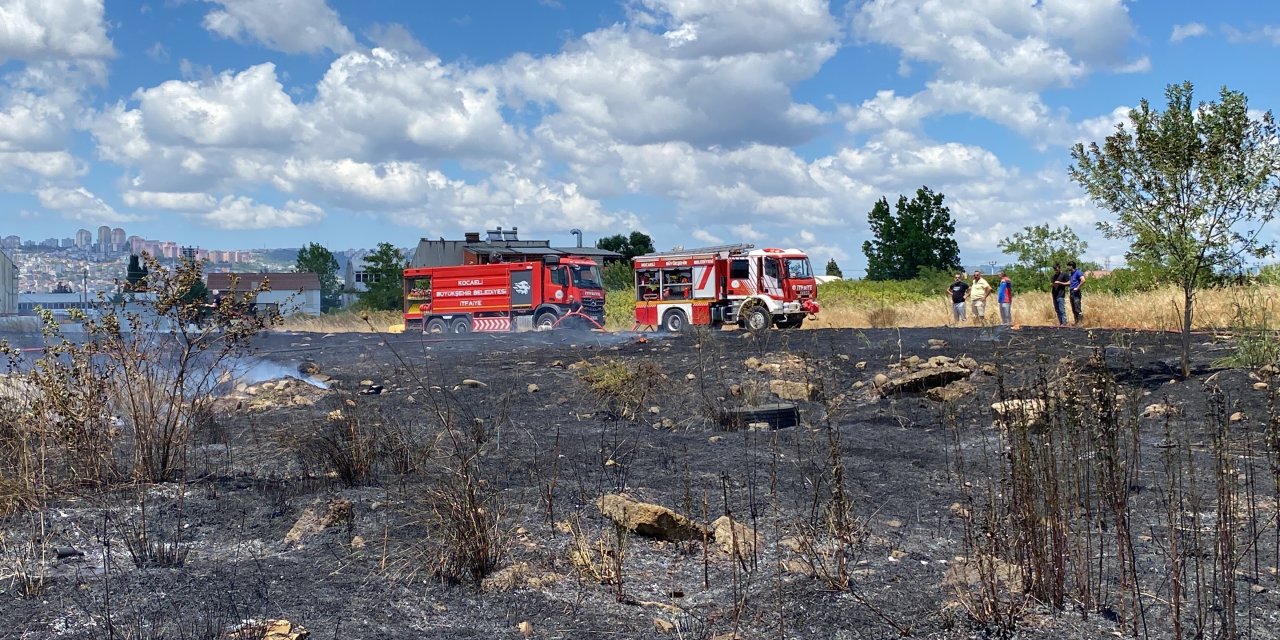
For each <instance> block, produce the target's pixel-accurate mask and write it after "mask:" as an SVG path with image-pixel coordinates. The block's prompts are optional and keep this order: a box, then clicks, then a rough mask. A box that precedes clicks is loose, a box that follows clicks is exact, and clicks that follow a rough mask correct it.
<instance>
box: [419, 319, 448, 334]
mask: <svg viewBox="0 0 1280 640" xmlns="http://www.w3.org/2000/svg"><path fill="white" fill-rule="evenodd" d="M423 333H431V334H444V333H449V325H448V324H446V323H445V321H444V319H443V318H432V319H430V320H428V321H427V327H426V328H425V329H423Z"/></svg>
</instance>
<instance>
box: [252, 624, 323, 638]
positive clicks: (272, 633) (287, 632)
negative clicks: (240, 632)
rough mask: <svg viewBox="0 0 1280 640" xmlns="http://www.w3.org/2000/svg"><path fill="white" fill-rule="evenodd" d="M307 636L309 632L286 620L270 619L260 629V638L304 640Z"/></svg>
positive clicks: (309, 634) (309, 635)
mask: <svg viewBox="0 0 1280 640" xmlns="http://www.w3.org/2000/svg"><path fill="white" fill-rule="evenodd" d="M246 637H247V636H246ZM309 637H311V632H309V631H307V630H306V629H305V628H303V626H302V625H300V624H294V623H292V622H289V621H288V620H272V621H270V622H268V623H267V624H266V628H265V629H263V630H262V640H306V639H307V638H309Z"/></svg>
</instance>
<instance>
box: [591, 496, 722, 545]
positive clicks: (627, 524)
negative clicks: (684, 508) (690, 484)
mask: <svg viewBox="0 0 1280 640" xmlns="http://www.w3.org/2000/svg"><path fill="white" fill-rule="evenodd" d="M596 506H598V507H599V508H600V513H602V514H604V516H605V517H606V518H609V519H610V520H612V521H613V522H614V523H616V524H617V525H618V526H620V527H622V528H623V529H626V530H627V531H630V532H631V533H634V534H636V535H641V536H646V537H649V538H657V539H659V540H671V541H679V540H701V539H702V538H703V537H704V536H705V535H706V529H704V528H703V527H702V525H700V524H698V523H696V522H694V521H693V520H690V519H689V518H687V517H685V516H683V515H680V514H679V513H676V512H675V511H672V510H671V509H668V508H666V507H664V506H662V505H657V504H651V503H648V502H638V501H635V500H632V499H630V498H628V497H626V496H622V495H618V494H615V493H610V494H606V495H604V496H601V497H600V499H599V500H598V501H596Z"/></svg>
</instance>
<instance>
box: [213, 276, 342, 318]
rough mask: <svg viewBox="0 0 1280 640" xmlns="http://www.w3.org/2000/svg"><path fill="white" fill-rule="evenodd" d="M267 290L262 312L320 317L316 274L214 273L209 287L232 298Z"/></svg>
mask: <svg viewBox="0 0 1280 640" xmlns="http://www.w3.org/2000/svg"><path fill="white" fill-rule="evenodd" d="M233 281H234V282H235V287H234V290H235V291H238V292H244V291H252V290H254V289H257V288H258V287H259V286H260V285H264V284H265V286H266V287H267V289H266V290H265V291H263V292H262V293H259V294H258V297H257V300H256V303H255V307H256V308H257V310H258V311H267V312H271V313H278V314H280V315H285V316H290V315H294V314H298V313H305V314H308V315H315V316H318V315H320V276H317V275H316V274H314V273H211V274H209V277H208V282H207V283H206V284H207V286H208V287H209V291H210V293H212V292H214V291H217V292H219V293H220V294H221V295H229V294H230V293H231V291H232V289H233V287H232V282H233Z"/></svg>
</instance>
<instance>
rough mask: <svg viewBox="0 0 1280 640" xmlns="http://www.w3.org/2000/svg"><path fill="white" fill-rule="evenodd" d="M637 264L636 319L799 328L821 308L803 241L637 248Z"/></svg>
mask: <svg viewBox="0 0 1280 640" xmlns="http://www.w3.org/2000/svg"><path fill="white" fill-rule="evenodd" d="M633 266H634V267H635V277H636V324H637V325H642V326H653V327H661V328H663V329H665V330H667V331H680V330H682V329H684V328H685V327H686V326H687V325H689V324H694V325H710V326H712V327H720V326H721V325H723V324H725V323H736V324H738V325H739V326H742V327H746V328H749V329H753V330H761V329H766V328H768V327H769V326H771V325H776V326H777V327H778V328H779V329H794V328H796V327H799V326H800V325H801V324H803V323H804V319H805V317H806V316H809V315H813V314H816V313H818V302H817V298H818V283H817V281H816V280H815V279H814V277H813V268H812V267H811V266H810V264H809V257H808V256H807V255H805V254H804V252H803V251H800V250H799V249H755V247H754V245H750V244H732V245H723V246H717V247H704V248H701V249H692V250H688V251H670V252H665V253H651V254H647V255H643V256H637V257H636V258H635V259H634V260H633Z"/></svg>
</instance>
